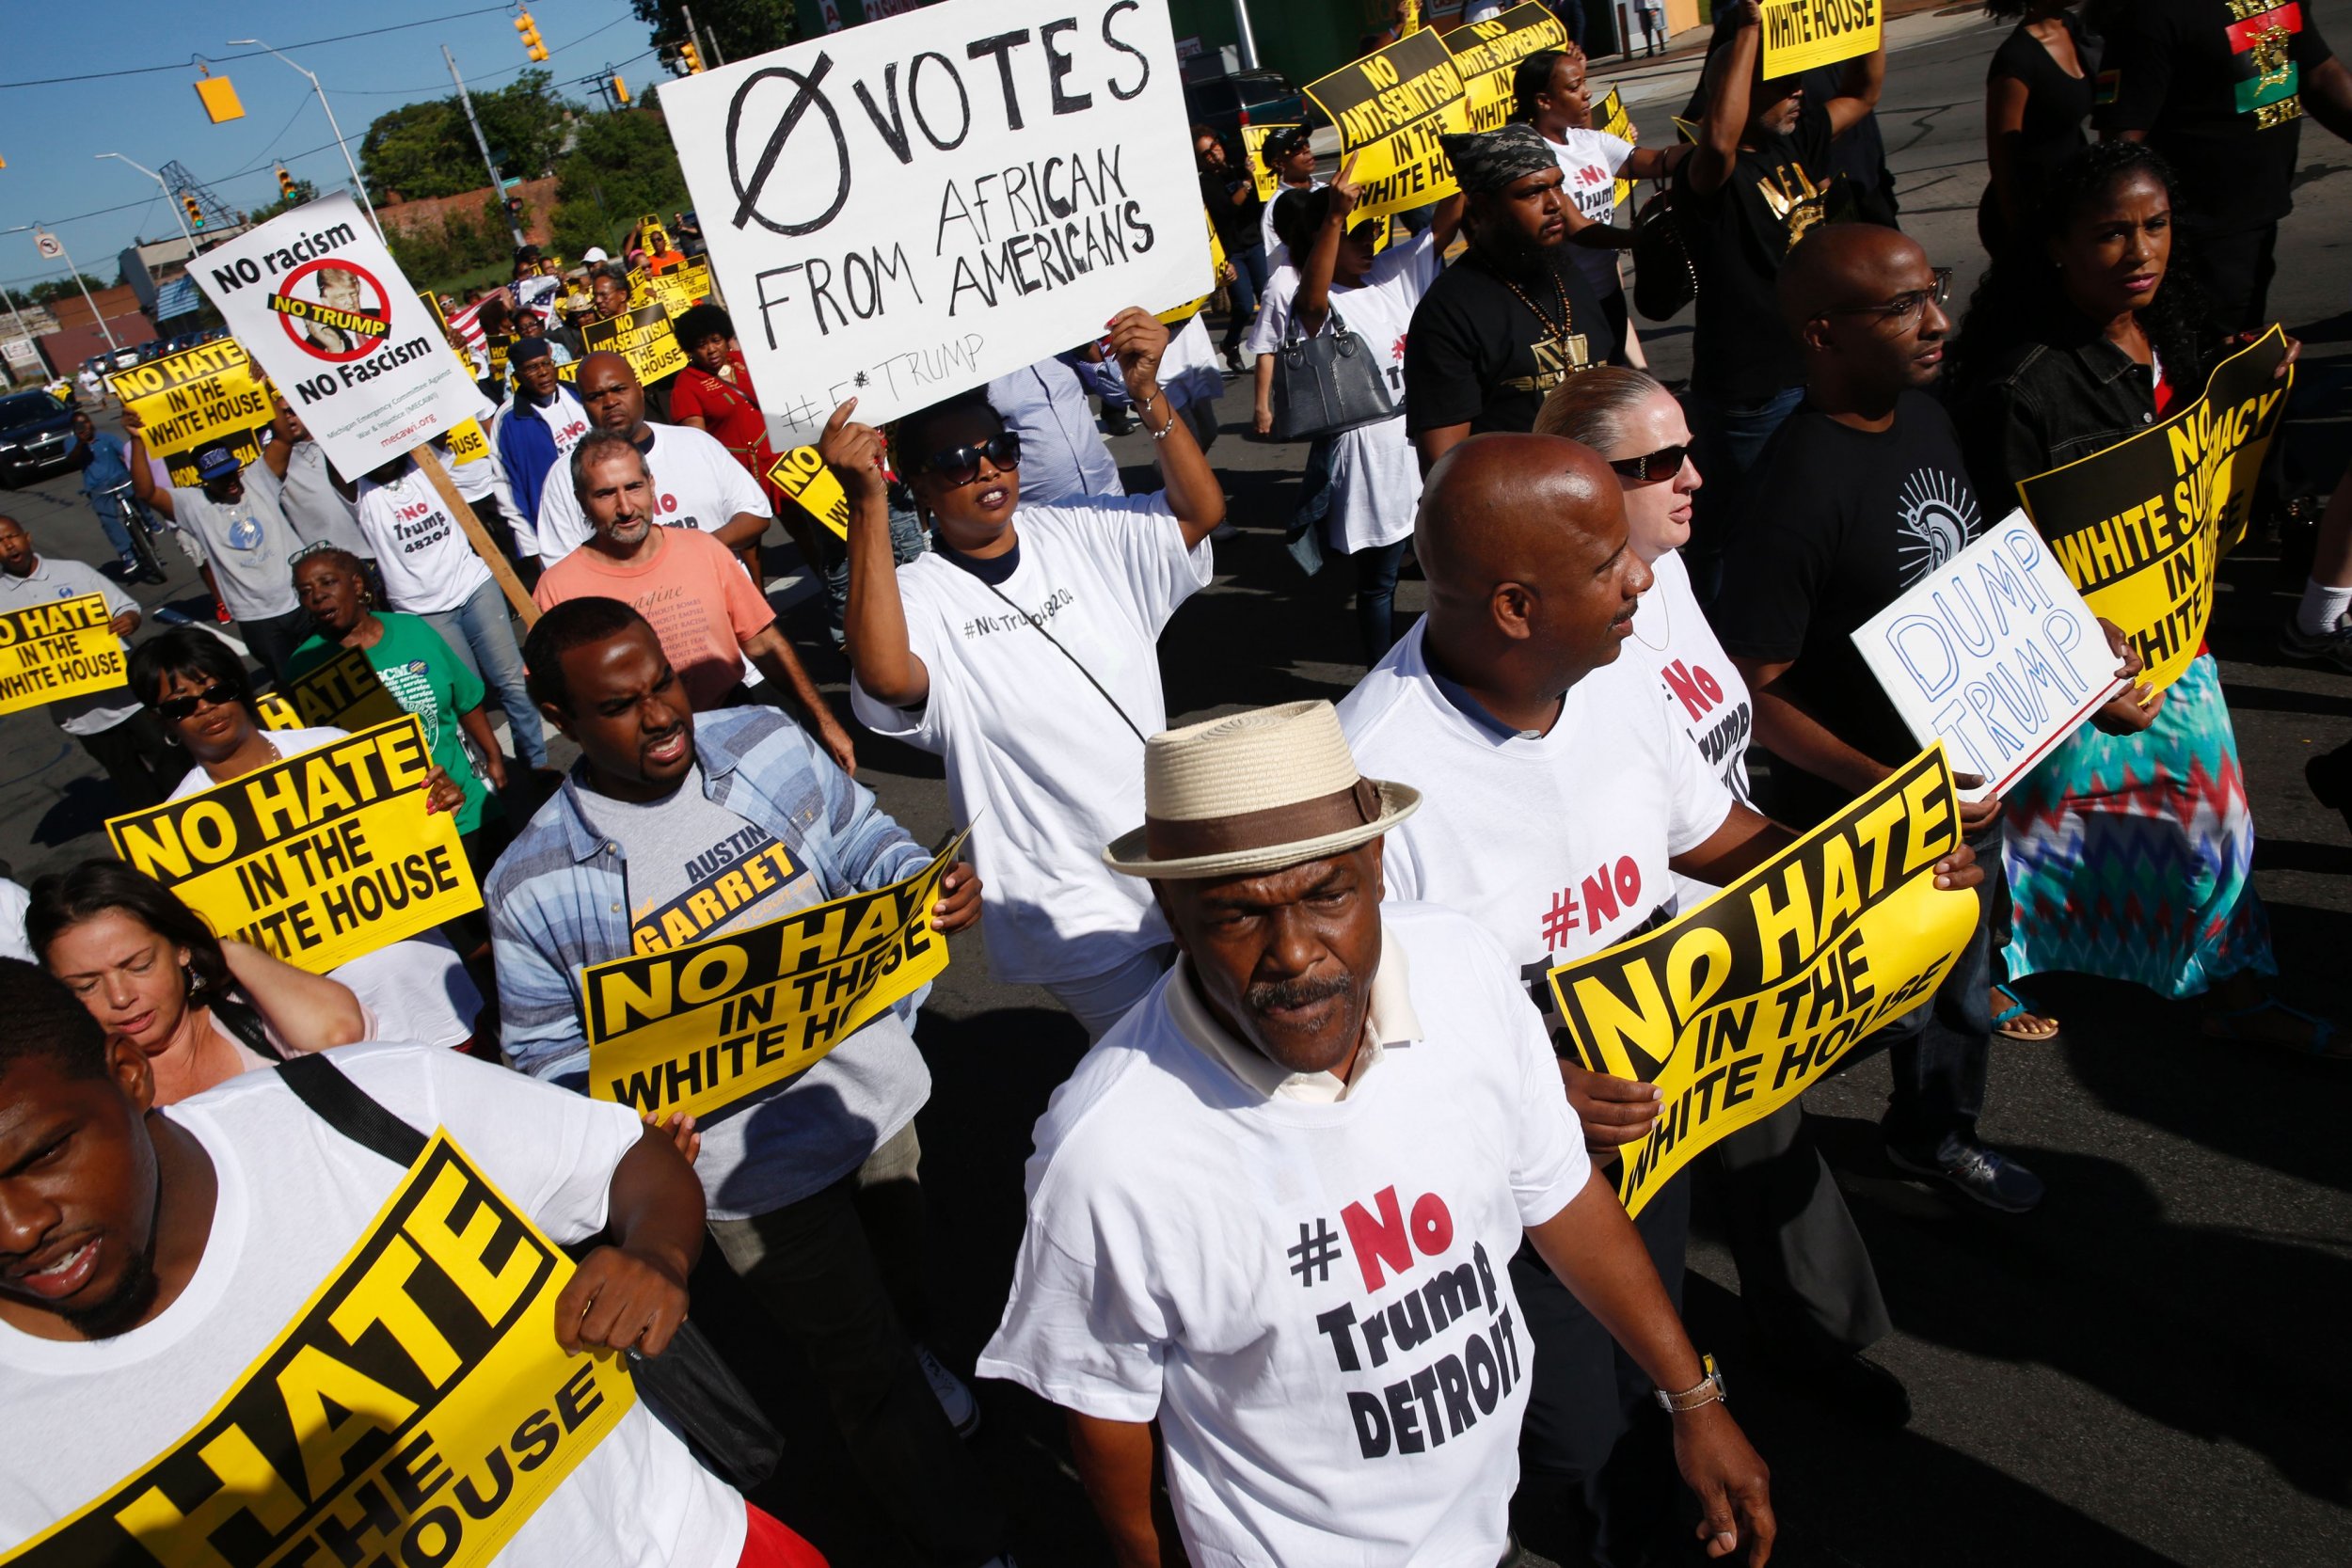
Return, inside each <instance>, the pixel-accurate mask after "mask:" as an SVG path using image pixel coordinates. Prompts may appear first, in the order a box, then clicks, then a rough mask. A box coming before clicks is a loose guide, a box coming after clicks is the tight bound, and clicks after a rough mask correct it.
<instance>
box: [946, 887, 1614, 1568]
mask: <svg viewBox="0 0 2352 1568" xmlns="http://www.w3.org/2000/svg"><path fill="white" fill-rule="evenodd" d="M1381 926H1382V942H1381V968H1382V971H1383V973H1382V975H1381V976H1380V978H1378V979H1375V981H1374V984H1373V1011H1374V1013H1375V1022H1377V1023H1378V1024H1380V1025H1381V1027H1380V1028H1379V1030H1378V1031H1377V1033H1376V1034H1375V1035H1372V1036H1370V1037H1369V1038H1368V1043H1367V1045H1366V1047H1365V1049H1366V1051H1367V1052H1368V1053H1369V1052H1371V1051H1373V1050H1374V1049H1375V1046H1376V1047H1377V1048H1378V1054H1377V1055H1376V1057H1375V1058H1374V1059H1373V1060H1371V1061H1370V1062H1369V1063H1368V1064H1366V1065H1362V1066H1359V1069H1358V1071H1357V1074H1356V1077H1355V1078H1354V1080H1353V1081H1352V1082H1351V1083H1350V1084H1349V1085H1348V1086H1347V1091H1346V1093H1345V1095H1344V1096H1343V1097H1342V1098H1339V1099H1337V1100H1336V1101H1321V1102H1318V1101H1312V1100H1308V1099H1304V1098H1297V1097H1293V1096H1289V1095H1286V1094H1282V1093H1279V1092H1278V1093H1275V1094H1272V1095H1269V1094H1268V1093H1267V1092H1265V1090H1264V1089H1263V1087H1259V1086H1253V1085H1251V1084H1249V1083H1247V1082H1245V1081H1244V1079H1242V1078H1241V1077H1239V1076H1237V1075H1236V1073H1235V1071H1234V1069H1232V1068H1230V1067H1228V1066H1227V1065H1225V1063H1224V1061H1222V1060H1220V1059H1218V1058H1217V1057H1216V1056H1215V1055H1213V1054H1211V1053H1210V1052H1208V1051H1207V1050H1204V1049H1203V1048H1202V1047H1201V1046H1200V1045H1199V1044H1196V1043H1194V1040H1193V1038H1192V1037H1190V1036H1189V1035H1188V1034H1187V1032H1186V1030H1185V1028H1184V1024H1183V1023H1182V1022H1180V1017H1181V1014H1182V1012H1183V1010H1184V1009H1183V1007H1182V1004H1181V1002H1179V1001H1178V1000H1177V999H1174V998H1171V997H1170V995H1169V994H1168V993H1169V991H1170V990H1172V989H1173V988H1175V987H1177V986H1181V985H1184V984H1186V983H1187V982H1186V981H1185V979H1184V974H1183V972H1182V971H1179V972H1177V973H1174V974H1169V975H1167V976H1164V977H1163V978H1162V979H1161V981H1160V983H1159V985H1158V986H1157V987H1155V988H1154V989H1153V990H1152V992H1151V993H1150V994H1149V995H1147V996H1146V997H1145V998H1144V1000H1143V1001H1142V1002H1140V1003H1138V1004H1137V1005H1136V1007H1135V1009H1134V1010H1133V1011H1132V1012H1130V1013H1129V1014H1128V1015H1127V1016H1126V1017H1125V1018H1124V1019H1123V1020H1121V1021H1120V1022H1119V1023H1118V1024H1117V1025H1116V1026H1115V1027H1114V1028H1113V1029H1112V1030H1111V1032H1110V1033H1109V1034H1108V1035H1106V1036H1104V1038H1103V1040H1102V1042H1101V1043H1100V1044H1098V1045H1096V1046H1095V1047H1094V1049H1093V1050H1091V1051H1089V1053H1087V1055H1086V1057H1085V1058H1084V1059H1083V1060H1082V1061H1080V1062H1079V1064H1078V1067H1077V1069H1076V1070H1075V1071H1073V1073H1072V1074H1071V1076H1070V1080H1069V1082H1067V1083H1065V1084H1064V1085H1062V1086H1061V1087H1060V1088H1058V1089H1057V1090H1055V1091H1054V1098H1053V1100H1052V1101H1051V1102H1050V1103H1049V1104H1048V1105H1047V1107H1046V1111H1045V1115H1044V1117H1042V1118H1041V1119H1040V1121H1039V1122H1038V1126H1037V1152H1036V1154H1035V1155H1034V1156H1032V1157H1031V1159H1030V1161H1029V1164H1028V1171H1027V1186H1028V1198H1029V1202H1028V1224H1027V1229H1026V1233H1025V1236H1024V1237H1023V1240H1022V1246H1021V1254H1020V1257H1019V1259H1017V1261H1016V1262H1015V1264H1014V1269H1013V1284H1012V1294H1011V1299H1010V1300H1009V1302H1008V1303H1007V1305H1006V1307H1005V1315H1004V1321H1003V1323H1002V1324H1001V1326H999V1327H998V1329H997V1331H996V1335H995V1338H993V1339H992V1340H991V1341H990V1342H989V1345H988V1349H987V1350H986V1351H985V1352H984V1353H983V1354H982V1355H981V1357H980V1361H979V1367H978V1371H979V1373H980V1375H981V1376H983V1377H1001V1378H1009V1379H1010V1380H1011V1381H1013V1382H1016V1383H1019V1384H1021V1385H1022V1386H1025V1387H1026V1388H1029V1389H1031V1390H1033V1391H1034V1392H1036V1393H1037V1394H1038V1395H1040V1396H1041V1397H1042V1398H1044V1399H1047V1400H1050V1401H1052V1402H1054V1403H1056V1404H1058V1405H1061V1406H1063V1407H1064V1408H1066V1409H1072V1410H1077V1411H1080V1412H1083V1413H1085V1414H1087V1415H1089V1416H1094V1417H1097V1418H1102V1419H1104V1420H1113V1421H1148V1420H1152V1419H1154V1418H1156V1419H1157V1420H1158V1421H1159V1423H1160V1430H1161V1432H1162V1433H1163V1434H1164V1435H1165V1436H1166V1438H1167V1442H1168V1496H1169V1498H1170V1500H1171V1501H1172V1502H1173V1503H1174V1505H1175V1511H1176V1522H1177V1526H1178V1528H1179V1529H1180V1530H1181V1532H1182V1533H1183V1536H1184V1546H1185V1549H1186V1551H1187V1552H1188V1553H1189V1554H1190V1557H1191V1560H1192V1561H1193V1562H1195V1563H1197V1564H1200V1565H1201V1568H1228V1565H1238V1564H1244V1563H1248V1564H1253V1565H1255V1564H1273V1563H1340V1562H1345V1563H1399V1564H1401V1563H1406V1562H1410V1563H1413V1564H1416V1565H1417V1568H1493V1564H1494V1563H1495V1562H1496V1561H1497V1560H1500V1559H1501V1557H1502V1552H1503V1546H1504V1536H1505V1514H1506V1512H1507V1509H1508V1505H1509V1501H1510V1497H1511V1493H1512V1491H1513V1489H1514V1488H1515V1487H1516V1485H1517V1484H1518V1434H1519V1421H1520V1418H1521V1416H1522V1414H1523V1412H1524V1410H1525V1407H1526V1402H1527V1388H1526V1386H1525V1382H1524V1379H1525V1375H1526V1372H1527V1370H1528V1368H1529V1367H1530V1366H1531V1364H1532V1361H1531V1357H1532V1354H1533V1351H1532V1348H1531V1346H1530V1344H1529V1339H1528V1334H1527V1325H1526V1322H1525V1320H1524V1318H1523V1317H1522V1315H1521V1313H1520V1311H1519V1307H1518V1299H1517V1298H1516V1297H1515V1296H1514V1294H1513V1293H1512V1290H1511V1279H1510V1272H1509V1264H1510V1261H1511V1258H1512V1255H1513V1254H1514V1253H1516V1252H1517V1251H1518V1247H1519V1243H1520V1241H1521V1239H1522V1235H1523V1232H1524V1230H1525V1228H1526V1227H1529V1226H1532V1225H1539V1224H1541V1223H1543V1222H1544V1221H1546V1220H1549V1219H1550V1218H1551V1217H1552V1216H1553V1215H1555V1214H1557V1213H1558V1212H1560V1211H1561V1210H1562V1209H1563V1208H1565V1207H1566V1206H1567V1204H1568V1203H1569V1201H1570V1200H1572V1199H1573V1198H1574V1197H1575V1196H1577V1194H1578V1193H1579V1192H1580V1191H1581V1189H1582V1187H1583V1185H1584V1183H1585V1180H1586V1179H1587V1177H1588V1175H1589V1172H1590V1168H1591V1167H1590V1165H1589V1164H1588V1161H1587V1159H1586V1156H1585V1152H1584V1146H1583V1140H1582V1139H1581V1137H1580V1136H1579V1135H1578V1134H1577V1132H1576V1129H1575V1126H1574V1124H1573V1122H1572V1121H1571V1120H1570V1118H1569V1116H1568V1109H1567V1100H1566V1096H1565V1095H1564V1094H1563V1093H1562V1092H1561V1088H1560V1073H1559V1069H1558V1067H1557V1066H1556V1065H1555V1063H1554V1060H1553V1057H1552V1053H1551V1048H1550V1046H1549V1043H1548V1042H1547V1041H1546V1039H1545V1036H1544V1029H1543V1024H1542V1021H1541V1020H1540V1019H1539V1018H1538V1017H1537V1015H1536V1013H1535V1011H1534V1009H1533V1008H1532V1007H1530V1006H1528V1005H1527V1003H1526V1000H1525V998H1524V997H1523V996H1522V995H1521V993H1520V992H1519V990H1518V988H1517V987H1516V986H1514V985H1512V984H1511V983H1510V979H1509V972H1508V966H1507V965H1506V964H1505V963H1504V962H1503V959H1502V954H1501V953H1500V952H1499V951H1498V950H1497V948H1496V946H1495V942H1494V939H1493V938H1491V937H1489V936H1488V935H1486V933H1485V932H1484V931H1481V930H1479V929H1478V928H1477V927H1475V926H1473V925H1471V924H1470V922H1469V921H1467V920H1464V919H1462V918H1461V917H1460V916H1458V915H1456V914H1454V913H1452V912H1450V911H1444V910H1438V909H1433V908H1430V907H1428V906H1425V905H1423V906H1400V905H1398V904H1395V903H1391V904H1389V905H1387V906H1386V907H1384V908H1383V910H1382V911H1381ZM1399 965H1401V966H1402V967H1403V968H1404V970H1405V972H1406V973H1405V975H1404V978H1405V981H1406V995H1407V997H1408V999H1409V1005H1407V1006H1403V1007H1392V1006H1384V1001H1385V998H1384V997H1383V994H1382V993H1383V991H1384V990H1387V989H1388V988H1389V987H1391V986H1392V985H1393V984H1394V976H1393V974H1392V973H1391V969H1392V966H1399ZM1391 1014H1393V1015H1396V1016H1391ZM1235 1049H1236V1050H1247V1049H1248V1048H1247V1047H1242V1046H1238V1045H1236V1046H1235Z"/></svg>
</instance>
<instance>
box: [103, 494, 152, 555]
mask: <svg viewBox="0 0 2352 1568" xmlns="http://www.w3.org/2000/svg"><path fill="white" fill-rule="evenodd" d="M121 502H129V504H130V505H131V506H132V507H133V508H134V509H135V510H136V511H137V513H138V515H139V517H140V520H142V521H143V522H145V523H146V524H147V526H148V528H149V529H150V530H151V531H152V530H153V528H154V526H155V524H154V520H153V519H152V518H151V517H149V516H148V515H147V508H145V507H143V506H140V505H139V503H138V502H137V501H135V500H132V499H131V495H130V487H129V486H128V485H127V484H126V485H125V486H124V487H123V493H122V496H121V498H120V501H118V499H116V498H115V497H114V496H113V495H111V494H109V495H103V496H92V497H90V499H89V507H90V510H91V511H92V512H95V513H97V514H98V526H99V527H100V528H103V529H104V530H105V531H106V543H107V544H109V545H112V546H114V547H115V557H116V559H117V560H119V561H120V562H122V563H123V564H124V565H125V566H136V565H138V563H139V558H138V555H137V553H136V552H135V551H134V550H133V549H132V547H131V531H130V530H129V529H127V528H125V527H124V526H123V524H122V505H121Z"/></svg>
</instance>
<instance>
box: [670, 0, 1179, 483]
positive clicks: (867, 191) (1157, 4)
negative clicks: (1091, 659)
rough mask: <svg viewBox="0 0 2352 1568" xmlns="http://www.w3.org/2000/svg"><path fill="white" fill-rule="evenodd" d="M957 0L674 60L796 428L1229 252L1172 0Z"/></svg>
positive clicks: (779, 409)
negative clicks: (712, 55) (720, 63)
mask: <svg viewBox="0 0 2352 1568" xmlns="http://www.w3.org/2000/svg"><path fill="white" fill-rule="evenodd" d="M1058 9H1059V8H1052V9H1042V10H1041V9H1040V8H1038V7H1036V6H1034V5H1031V4H1028V3H1026V0H945V3H944V4H940V5H935V6H926V7H923V8H921V9H919V10H915V11H911V12H909V13H908V14H906V15H903V16H897V17H892V18H890V19H888V20H885V21H881V22H868V23H866V25H864V26H862V27H854V28H850V29H847V30H845V31H843V32H839V33H832V34H828V35H826V36H824V37H822V38H816V39H811V40H807V41H806V42H803V43H797V44H794V45H792V46H791V47H789V48H787V49H779V50H776V51H774V52H773V53H771V54H767V55H759V56H757V57H755V58H753V59H749V60H741V61H738V62H737V63H735V64H733V65H729V66H725V67H722V68H720V69H717V70H713V71H703V72H701V73H700V74H697V75H692V76H688V77H684V78H682V79H680V80H678V81H675V82H669V83H665V84H664V85H663V87H662V88H661V107H662V110H663V112H664V113H665V114H666V115H667V117H668V119H669V125H670V135H671V137H672V139H673V140H675V142H676V143H677V150H678V159H679V162H680V163H681V164H682V165H683V166H684V167H685V170H686V182H687V184H688V186H689V187H690V189H691V191H692V193H693V198H694V206H695V208H696V210H697V211H698V212H699V213H700V214H702V223H703V232H704V236H705V238H706V240H707V242H708V244H709V246H710V255H711V259H712V261H713V262H714V263H715V266H716V270H717V275H718V279H719V284H720V288H721V290H722V292H723V293H725V295H726V297H727V300H728V303H729V304H730V306H731V307H732V309H733V310H734V315H735V328H736V334H737V336H738V338H739V340H740V341H741V342H742V345H743V352H744V355H745V356H746V357H747V358H748V359H749V360H750V361H751V369H752V375H753V378H754V379H755V380H756V381H757V382H758V384H759V390H760V401H761V402H762V404H765V405H766V413H767V416H768V429H769V434H770V436H771V437H772V438H773V440H774V443H775V447H776V450H777V451H786V450H788V449H790V448H792V447H796V446H802V445H805V444H807V443H809V442H812V441H814V440H815V439H816V438H817V436H818V433H819V432H820V431H821V430H822V429H823V426H824V421H825V419H826V417H827V416H828V415H829V414H831V413H832V411H833V409H834V406H835V405H836V404H839V403H841V402H842V401H844V400H845V399H848V398H850V397H855V398H856V399H857V400H858V418H860V419H861V420H875V421H879V420H887V419H892V418H895V417H897V416H898V415H900V414H903V413H907V412H910V411H912V410H914V409H916V408H920V407H923V406H925V405H927V404H932V403H936V402H938V401H939V400H940V399H942V398H945V397H948V396H951V395H953V394H954V393H957V392H960V391H962V390H964V389H965V388H971V387H977V386H979V385H981V384H983V383H985V382H987V381H988V380H990V379H991V378H992V377H994V376H998V375H1002V374H1004V373H1005V372H1008V371H1013V370H1018V369H1019V368H1021V367H1022V366H1024V365H1027V364H1031V363H1033V362H1035V361H1036V360H1038V359H1041V358H1042V357H1044V356H1046V355H1049V354H1054V353H1057V352H1059V351H1060V350H1062V349H1066V348H1069V347H1070V346H1072V345H1073V343H1077V342H1082V341H1086V340H1087V339H1088V338H1089V337H1094V336H1100V335H1101V331H1102V327H1103V324H1104V323H1105V322H1107V321H1108V320H1109V319H1110V318H1111V317H1112V316H1114V315H1116V314H1117V313H1118V312H1119V311H1120V309H1123V308H1125V307H1127V306H1130V305H1139V306H1141V307H1143V308H1144V309H1147V310H1164V309H1168V308H1169V307H1171V306H1177V305H1182V304H1184V303H1185V302H1187V301H1189V300H1191V299H1193V298H1194V297H1196V296H1197V295H1198V294H1199V293H1200V279H1201V278H1202V277H1206V276H1207V275H1208V271H1209V262H1208V252H1207V248H1206V247H1207V240H1206V238H1205V237H1204V236H1203V234H1202V233H1201V225H1200V182H1199V180H1198V179H1197V178H1196V177H1195V174H1194V171H1193V162H1192V142H1191V139H1190V137H1189V136H1188V135H1186V129H1185V127H1186V117H1185V114H1184V91H1183V86H1182V83H1181V81H1180V80H1179V77H1178V72H1177V66H1176V41H1175V39H1174V37H1173V36H1172V35H1171V33H1170V32H1169V29H1168V6H1167V0H1080V3H1079V4H1076V5H1073V7H1071V8H1069V9H1068V11H1067V12H1066V13H1064V14H1057V12H1058Z"/></svg>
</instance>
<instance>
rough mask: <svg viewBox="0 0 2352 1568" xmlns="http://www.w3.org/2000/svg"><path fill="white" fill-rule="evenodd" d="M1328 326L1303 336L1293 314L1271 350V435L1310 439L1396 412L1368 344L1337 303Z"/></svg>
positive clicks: (1385, 380) (1392, 417)
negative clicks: (1350, 326) (1279, 342)
mask: <svg viewBox="0 0 2352 1568" xmlns="http://www.w3.org/2000/svg"><path fill="white" fill-rule="evenodd" d="M1329 325H1330V330H1329V331H1327V332H1319V333H1317V334H1316V335H1315V336H1313V337H1311V338H1303V337H1301V336H1299V332H1298V317H1297V316H1296V315H1295V314H1293V315H1292V317H1291V321H1290V326H1289V328H1288V329H1287V330H1286V331H1285V332H1284V333H1283V334H1282V346H1281V347H1280V348H1279V349H1278V350H1276V351H1275V356H1274V438H1275V439H1276V440H1278V441H1311V440H1313V439H1315V438H1316V437H1317V436H1337V435H1338V434H1339V433H1340V432H1342V431H1343V430H1354V429H1357V428H1358V427H1359V426H1361V425H1368V424H1378V423H1379V422H1380V421H1381V420H1392V419H1394V418H1395V417H1396V404H1393V403H1391V402H1390V401H1389V385H1388V381H1387V379H1386V378H1385V377H1383V376H1382V375H1381V373H1380V366H1379V363H1378V361H1377V360H1375V358H1374V357H1373V353H1372V345H1370V344H1369V343H1367V342H1365V341H1363V340H1362V339H1361V338H1359V337H1358V336H1357V335H1356V334H1355V333H1353V332H1350V331H1349V330H1348V329H1347V323H1346V322H1344V321H1343V320H1342V319H1341V318H1340V312H1339V308H1338V307H1337V306H1333V307H1332V309H1331V320H1330V324H1329Z"/></svg>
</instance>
